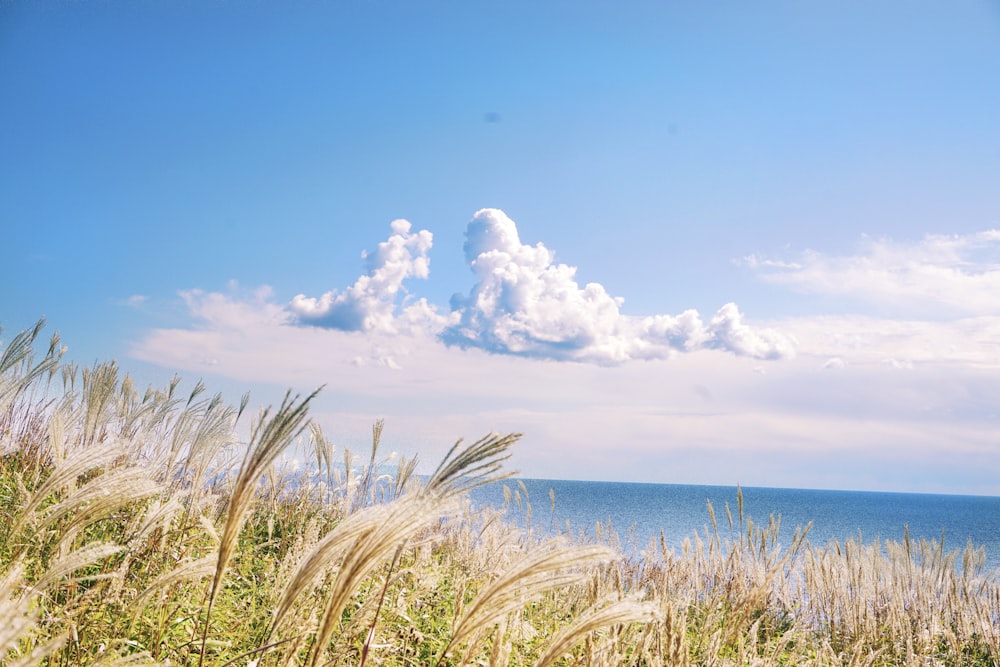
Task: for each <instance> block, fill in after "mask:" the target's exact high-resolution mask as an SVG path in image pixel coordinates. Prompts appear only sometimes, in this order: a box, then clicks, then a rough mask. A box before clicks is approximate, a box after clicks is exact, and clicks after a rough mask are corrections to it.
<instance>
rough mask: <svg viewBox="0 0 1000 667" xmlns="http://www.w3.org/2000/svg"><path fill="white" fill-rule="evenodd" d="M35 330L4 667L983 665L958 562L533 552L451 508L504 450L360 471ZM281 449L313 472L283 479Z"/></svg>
mask: <svg viewBox="0 0 1000 667" xmlns="http://www.w3.org/2000/svg"><path fill="white" fill-rule="evenodd" d="M40 334H41V323H40V324H39V326H38V327H36V328H35V329H33V330H31V331H26V332H23V333H21V334H19V335H17V336H15V337H14V338H12V339H11V340H10V342H9V343H8V344H7V345H6V347H4V348H3V349H2V350H0V665H9V666H13V665H67V666H70V665H72V666H77V665H184V666H194V665H213V666H230V665H233V666H236V665H240V666H256V667H263V666H265V665H310V666H313V667H316V666H319V665H364V664H371V665H376V664H379V665H458V664H470V665H472V664H476V665H551V664H559V665H664V664H666V665H911V664H912V665H932V664H941V665H995V664H998V662H1000V630H998V626H1000V585H998V581H997V579H996V577H995V576H993V575H990V574H986V573H984V572H983V557H982V554H981V552H977V551H976V550H975V549H973V548H972V547H971V546H970V547H969V548H967V549H966V550H965V551H964V552H961V553H944V551H943V548H942V547H941V546H940V545H937V544H934V543H927V542H920V543H911V542H910V541H909V540H906V541H905V542H903V543H901V544H894V543H887V544H885V545H880V546H864V545H860V544H856V543H852V542H848V543H845V544H830V545H822V546H812V545H810V544H809V543H808V541H807V540H806V539H805V536H804V535H802V534H800V536H799V538H798V539H796V540H795V542H794V543H793V544H791V545H787V546H786V547H785V548H781V547H779V546H778V545H777V543H776V536H777V525H776V522H772V523H771V524H770V525H767V526H756V525H753V524H752V523H750V522H749V521H746V520H745V519H744V518H743V516H742V509H741V502H740V499H739V498H737V499H734V500H735V508H736V512H735V515H734V514H733V513H731V512H730V511H729V508H726V517H725V523H726V524H727V526H728V525H732V526H733V527H734V528H735V530H736V531H737V533H738V534H739V535H740V538H739V539H738V540H735V541H728V540H726V541H724V540H722V539H721V538H720V537H719V533H718V532H710V533H708V534H705V535H692V536H691V539H690V540H689V542H688V543H687V546H686V547H685V548H684V549H682V550H681V552H680V553H675V552H672V551H670V550H668V549H667V548H666V546H665V545H650V547H649V549H647V550H646V551H645V552H644V553H645V556H644V558H642V559H639V560H637V559H635V558H628V557H626V556H624V555H622V554H621V553H619V552H617V551H616V550H615V549H614V548H612V547H611V546H609V545H608V544H593V543H591V544H583V543H579V542H578V541H574V540H573V539H570V538H569V537H565V538H554V539H545V540H542V539H539V538H536V537H534V536H533V535H532V534H531V533H530V531H527V530H524V529H521V528H519V527H517V526H514V525H511V524H508V523H506V522H505V521H504V520H503V516H502V514H501V513H492V512H491V513H487V514H480V513H473V512H471V511H470V509H469V505H468V501H467V499H466V494H465V492H466V491H467V490H468V489H469V488H471V487H472V486H474V485H476V484H481V483H484V482H487V481H492V480H496V479H501V478H503V477H504V476H505V475H506V472H505V471H504V469H503V463H504V461H505V460H506V458H507V457H508V455H509V449H510V447H511V446H513V445H514V444H515V442H516V440H517V437H518V436H517V434H510V435H503V436H501V435H488V436H486V437H484V438H483V439H481V440H479V441H477V442H475V443H473V444H471V445H468V446H465V445H461V444H459V445H457V446H456V447H455V448H453V449H452V451H451V452H450V453H449V454H448V456H447V457H446V458H445V459H444V460H443V461H442V462H441V463H440V464H439V465H438V467H437V468H436V469H435V471H434V472H433V474H431V475H430V476H429V477H428V478H426V479H424V478H421V480H418V479H416V478H415V477H414V475H413V470H414V467H415V466H414V464H415V462H413V461H407V460H403V461H400V462H398V465H397V466H396V467H395V472H394V473H393V474H392V475H384V474H380V472H381V471H382V470H384V469H385V461H384V460H383V459H382V458H380V453H379V450H378V441H379V434H380V431H381V425H380V424H376V425H375V427H374V429H373V443H372V449H371V452H370V453H367V454H366V458H365V461H364V463H363V464H357V463H356V459H355V458H354V457H353V456H352V454H351V453H350V452H348V451H338V450H337V449H336V448H335V446H334V445H333V444H332V443H331V442H329V441H328V440H327V438H326V437H324V435H323V432H322V430H321V429H320V428H319V427H318V426H317V425H316V424H314V423H311V422H310V421H309V418H308V408H309V403H310V401H311V399H312V398H313V397H312V396H307V397H297V396H291V395H289V396H286V399H285V400H284V401H283V402H282V403H281V405H279V406H277V407H276V408H272V409H269V410H262V411H260V412H259V413H257V414H255V415H249V414H244V413H245V407H246V401H244V402H243V404H242V405H240V406H231V405H227V404H225V403H224V402H223V401H222V400H221V398H220V397H219V396H212V395H209V394H208V393H206V391H205V387H204V386H203V385H202V384H200V383H199V384H198V385H197V386H195V388H194V389H193V390H192V391H191V392H190V393H187V394H185V395H180V393H179V391H178V386H179V383H178V382H177V381H175V382H172V383H171V384H170V385H168V386H166V387H163V388H160V389H156V388H150V389H145V390H139V389H138V388H137V387H135V386H134V385H133V383H132V381H131V380H130V379H129V377H128V376H127V375H123V374H122V373H121V372H120V370H119V369H118V367H117V366H116V365H115V364H114V363H110V362H109V363H101V364H96V365H95V366H93V367H91V368H78V367H76V366H74V365H72V364H68V363H65V362H63V361H62V360H61V356H60V355H61V352H60V344H59V340H58V338H57V337H53V338H52V340H51V341H50V344H49V345H48V346H47V347H46V346H45V345H44V344H43V341H41V340H40ZM239 421H245V422H247V427H248V428H245V429H237V422H239ZM238 432H249V433H250V437H249V440H248V441H247V442H240V441H239V440H238V438H237V436H236V434H237V433H238ZM293 444H296V445H297V446H305V447H308V448H309V451H312V452H314V457H313V460H312V461H311V462H310V464H309V470H308V474H305V475H303V474H301V473H297V474H295V475H294V476H293V475H292V472H291V471H288V470H282V469H281V465H280V463H279V462H280V460H281V454H282V452H283V451H285V450H286V448H288V447H290V446H292V445H293ZM556 502H558V498H557V499H556ZM711 520H712V523H713V525H715V521H716V517H715V516H714V514H713V515H712V516H711ZM727 534H728V532H727ZM607 541H608V542H609V544H613V543H614V541H613V539H609V540H607Z"/></svg>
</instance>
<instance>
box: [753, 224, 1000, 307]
mask: <svg viewBox="0 0 1000 667" xmlns="http://www.w3.org/2000/svg"><path fill="white" fill-rule="evenodd" d="M743 263H744V265H745V266H748V267H749V268H751V269H754V270H756V271H758V272H759V274H760V276H761V277H762V278H763V279H764V280H765V281H767V282H770V283H774V284H779V285H785V286H788V287H790V288H792V289H794V290H797V291H800V292H805V293H811V294H827V295H834V296H847V297H851V298H855V299H858V300H861V301H865V302H869V303H875V304H878V305H879V306H880V307H882V308H890V309H893V310H896V311H903V312H911V313H919V314H922V315H931V316H939V315H941V314H949V315H955V314H960V315H961V314H965V315H998V314H1000V299H997V297H996V295H997V294H1000V230H996V229H990V230H985V231H981V232H977V233H974V234H964V235H963V234H953V235H943V234H932V235H928V236H925V237H924V238H923V239H921V240H920V241H918V242H916V243H898V242H894V241H892V240H889V239H871V238H867V237H865V238H864V239H863V242H862V247H861V249H860V251H859V252H858V253H856V254H854V255H848V256H839V257H838V256H830V255H825V254H822V253H819V252H814V251H807V252H805V253H803V254H802V256H801V257H799V258H797V259H796V260H795V261H786V260H780V259H770V258H761V257H758V256H756V255H752V256H749V257H746V258H745V259H744V262H743Z"/></svg>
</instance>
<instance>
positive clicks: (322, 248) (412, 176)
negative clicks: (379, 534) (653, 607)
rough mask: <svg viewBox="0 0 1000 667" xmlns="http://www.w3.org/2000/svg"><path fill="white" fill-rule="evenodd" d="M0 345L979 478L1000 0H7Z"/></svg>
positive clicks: (467, 415) (363, 424)
mask: <svg viewBox="0 0 1000 667" xmlns="http://www.w3.org/2000/svg"><path fill="white" fill-rule="evenodd" d="M0 228H2V231H3V235H2V239H3V241H2V244H3V245H2V247H3V249H4V252H3V261H2V262H0V326H2V328H3V330H2V332H0V339H2V340H9V338H10V336H12V335H13V334H14V333H15V332H16V331H18V330H20V329H23V328H26V327H28V326H30V325H31V324H32V323H33V322H34V321H35V320H36V319H37V318H38V317H39V316H42V315H44V316H45V317H46V318H47V320H48V322H49V328H50V330H51V329H57V330H59V331H60V332H61V334H62V336H63V338H64V340H65V342H66V344H67V345H68V346H69V356H70V357H71V358H73V359H75V360H77V361H80V362H81V363H90V362H93V361H94V360H96V359H106V358H117V359H118V360H119V362H120V364H121V365H122V367H123V368H124V369H125V370H127V371H129V372H132V373H133V374H135V375H136V376H137V377H139V378H140V379H141V380H144V381H146V382H152V383H154V384H163V383H164V382H166V381H167V379H169V378H170V377H171V376H172V375H173V374H174V373H175V372H176V373H180V374H181V375H182V376H184V377H185V378H188V379H190V380H192V381H193V380H194V379H196V378H199V377H203V378H204V379H205V381H206V382H207V384H208V385H209V387H210V388H213V387H214V388H216V389H219V390H223V391H225V392H227V395H229V396H230V397H231V398H232V399H233V400H235V399H236V398H238V396H239V393H242V391H243V390H245V389H250V390H251V392H252V394H253V395H254V396H255V397H256V398H257V399H258V400H262V401H272V400H276V399H277V398H280V395H281V393H282V392H283V391H284V389H285V388H286V387H291V388H293V389H295V390H297V391H302V392H306V391H310V390H311V389H313V388H315V387H316V386H319V385H321V384H323V385H326V387H325V389H324V391H323V393H322V394H321V396H320V398H319V399H318V401H317V403H316V405H315V408H314V410H313V414H314V416H315V418H316V419H317V420H319V421H320V423H321V424H322V425H323V426H324V428H325V429H326V430H327V431H328V432H329V433H330V434H331V435H332V436H333V439H334V440H335V442H338V443H341V444H351V445H352V446H358V444H359V443H361V442H363V441H364V440H365V438H366V437H367V433H368V429H369V426H370V424H371V423H372V421H373V420H374V419H376V418H379V417H384V418H385V419H386V422H387V423H386V431H385V437H386V446H388V447H391V448H396V449H399V450H401V451H405V452H407V453H413V452H418V451H419V452H420V454H421V457H422V458H423V459H424V460H427V461H433V460H435V459H436V458H437V457H438V456H439V455H440V454H441V453H443V451H444V450H445V449H446V447H447V446H448V445H450V444H451V443H452V442H453V441H454V440H455V439H456V438H458V437H465V438H468V439H474V438H476V437H478V436H480V435H482V434H485V433H487V432H489V431H503V432H508V431H518V432H523V433H524V438H523V440H522V442H521V443H520V444H519V445H518V446H517V449H516V453H515V457H514V460H513V465H514V467H516V468H518V469H519V470H520V471H521V472H522V473H523V474H524V475H526V476H531V477H552V478H575V479H602V480H624V481H647V482H671V483H696V484H702V483H704V484H736V483H741V484H743V485H744V486H784V487H807V488H843V489H872V490H900V491H931V492H948V493H983V494H994V495H1000V466H998V462H1000V3H997V2H948V3H946V2H896V1H890V2H880V3H870V2H854V1H847V2H836V3H833V2H830V3H796V2H761V3H737V2H720V3H680V2H660V3H650V2H630V1H626V2H615V3H611V2H590V1H583V2H579V1H577V2H560V1H550V2H542V3H538V2H519V1H512V2H466V3H456V2H417V3H403V2H383V1H370V2H353V1H352V2H330V3H320V2H306V1H297V2H290V3H279V2H271V1H268V0H262V1H260V2H245V3H241V2H232V3H227V2H212V3H195V2H187V3H185V2H166V1H164V2H156V1H152V0H150V1H147V2H139V3H125V2H116V1H110V2H101V3H48V2H37V3H32V2H8V3H0Z"/></svg>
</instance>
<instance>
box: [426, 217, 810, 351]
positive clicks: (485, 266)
mask: <svg viewBox="0 0 1000 667" xmlns="http://www.w3.org/2000/svg"><path fill="white" fill-rule="evenodd" d="M466 238H467V241H466V243H465V256H466V260H467V261H468V262H469V265H470V267H471V268H472V271H473V273H474V274H475V276H476V284H475V285H474V286H473V288H472V290H471V292H470V293H469V295H468V296H461V295H456V296H455V297H454V298H453V300H452V308H453V310H454V312H455V313H456V314H457V315H458V318H459V321H458V322H457V323H455V324H453V325H451V326H449V327H447V328H446V329H445V330H444V331H443V333H442V338H443V339H444V340H445V341H446V342H448V343H449V344H455V345H459V346H463V347H477V348H480V349H483V350H487V351H489V352H492V353H496V354H513V355H520V356H526V357H536V358H546V359H556V360H572V361H586V362H595V363H600V364H618V363H623V362H626V361H629V360H633V359H647V360H648V359H664V358H668V357H671V356H673V355H674V354H676V353H678V352H690V351H693V350H697V349H701V348H712V349H719V350H726V351H729V352H732V353H734V354H737V355H744V356H750V357H755V358H759V359H777V358H782V357H790V356H792V355H793V354H794V341H793V340H792V339H790V338H788V337H787V336H784V335H782V334H781V333H779V332H777V331H774V330H765V329H756V328H752V327H750V326H748V325H746V324H744V323H743V321H742V315H741V313H740V312H739V310H738V308H737V307H736V305H735V304H732V303H730V304H726V305H724V306H723V307H722V308H720V309H719V311H718V312H717V313H716V314H715V315H714V316H713V317H712V319H711V320H710V322H709V323H708V325H706V324H705V323H704V322H703V321H702V319H701V317H700V315H699V314H698V312H697V311H694V310H689V311H686V312H684V313H681V314H680V315H677V316H673V315H656V316H651V317H634V316H627V315H624V314H622V313H621V310H620V308H621V305H622V303H623V299H622V298H620V297H612V296H611V295H610V294H608V292H607V291H606V290H605V289H604V287H603V286H602V285H600V284H599V283H587V284H586V285H584V286H583V287H581V286H580V285H579V284H578V283H577V282H576V268H575V267H572V266H569V265H567V264H557V263H555V262H554V254H553V253H552V251H550V250H549V249H548V248H546V247H545V246H544V245H542V244H541V243H538V244H536V245H534V246H530V245H525V244H522V243H521V240H520V237H519V235H518V232H517V226H516V225H515V224H514V221H513V220H511V219H510V218H509V217H507V215H506V214H505V213H504V212H503V211H501V210H499V209H483V210H481V211H478V212H477V213H476V214H475V215H474V216H473V219H472V221H471V222H470V223H469V227H468V231H467V232H466Z"/></svg>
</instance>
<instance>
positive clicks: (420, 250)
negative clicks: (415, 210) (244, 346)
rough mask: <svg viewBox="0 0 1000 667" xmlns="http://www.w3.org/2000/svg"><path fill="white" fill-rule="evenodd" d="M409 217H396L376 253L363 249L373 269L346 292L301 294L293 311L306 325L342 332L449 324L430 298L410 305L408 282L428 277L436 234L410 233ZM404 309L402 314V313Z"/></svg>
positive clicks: (294, 302)
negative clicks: (405, 286)
mask: <svg viewBox="0 0 1000 667" xmlns="http://www.w3.org/2000/svg"><path fill="white" fill-rule="evenodd" d="M410 227H411V225H410V223H409V222H408V221H406V220H394V221H393V222H392V224H391V228H392V235H391V236H389V238H388V240H386V241H383V242H382V243H379V244H378V249H377V250H375V251H374V252H372V253H362V255H361V257H362V259H364V260H365V261H366V263H367V269H368V270H367V273H366V274H365V275H363V276H360V277H359V278H358V279H357V280H356V281H355V283H354V284H353V285H351V286H350V287H348V288H347V289H345V290H344V291H343V292H337V291H335V290H334V291H330V292H326V293H325V294H323V295H322V296H320V297H318V298H314V297H307V296H305V295H304V294H298V295H296V296H295V298H293V299H292V302H291V304H289V306H288V308H289V311H290V312H291V313H292V314H293V315H294V316H295V319H296V321H298V322H299V323H301V324H308V325H312V326H318V327H324V328H330V329H339V330H341V331H366V332H371V331H381V332H385V333H396V332H398V331H399V330H400V328H401V327H402V328H412V327H420V326H428V325H429V324H430V323H434V322H436V323H438V326H440V324H442V323H443V320H441V318H440V316H438V315H437V314H436V313H435V312H434V309H433V308H432V307H431V306H430V305H429V304H428V303H427V301H426V300H425V299H419V300H417V301H415V302H412V303H409V302H408V301H407V299H406V298H404V299H402V301H403V304H405V307H402V308H401V306H402V305H403V304H400V303H399V302H400V294H403V295H404V296H405V295H406V290H405V288H404V287H403V282H404V281H405V280H407V279H408V278H427V276H428V275H429V273H430V258H429V257H428V255H427V254H428V252H429V251H430V249H431V245H432V243H433V235H432V234H431V233H430V232H429V231H427V230H421V231H419V232H416V233H411V232H410ZM400 310H401V312H400V313H399V314H397V311H400Z"/></svg>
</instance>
